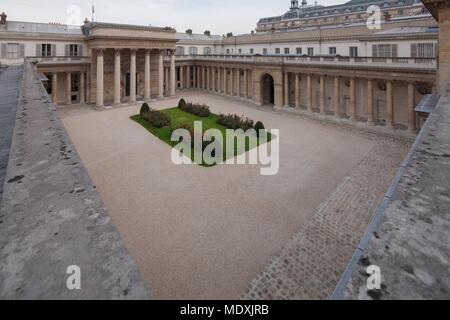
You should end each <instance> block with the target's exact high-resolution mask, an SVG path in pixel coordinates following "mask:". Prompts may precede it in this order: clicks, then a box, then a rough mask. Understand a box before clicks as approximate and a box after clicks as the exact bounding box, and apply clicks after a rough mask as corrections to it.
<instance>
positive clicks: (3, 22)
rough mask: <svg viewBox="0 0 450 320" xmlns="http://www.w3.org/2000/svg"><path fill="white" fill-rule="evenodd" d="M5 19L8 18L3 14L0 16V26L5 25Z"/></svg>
mask: <svg viewBox="0 0 450 320" xmlns="http://www.w3.org/2000/svg"><path fill="white" fill-rule="evenodd" d="M7 17H8V16H7V15H6V14H5V13H4V12H3V13H2V14H1V15H0V25H6V18H7Z"/></svg>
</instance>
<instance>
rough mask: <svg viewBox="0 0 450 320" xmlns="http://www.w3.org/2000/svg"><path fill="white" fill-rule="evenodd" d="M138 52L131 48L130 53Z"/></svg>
mask: <svg viewBox="0 0 450 320" xmlns="http://www.w3.org/2000/svg"><path fill="white" fill-rule="evenodd" d="M137 51H138V49H136V48H130V52H131V53H134V54H136V52H137Z"/></svg>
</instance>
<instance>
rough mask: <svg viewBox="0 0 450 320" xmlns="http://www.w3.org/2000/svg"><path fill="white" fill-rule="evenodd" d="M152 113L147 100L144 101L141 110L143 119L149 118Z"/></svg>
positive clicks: (140, 113)
mask: <svg viewBox="0 0 450 320" xmlns="http://www.w3.org/2000/svg"><path fill="white" fill-rule="evenodd" d="M149 113H150V107H149V106H148V104H147V103H146V102H144V103H143V104H142V106H141V110H140V111H139V115H140V116H141V118H142V119H145V120H148V114H149Z"/></svg>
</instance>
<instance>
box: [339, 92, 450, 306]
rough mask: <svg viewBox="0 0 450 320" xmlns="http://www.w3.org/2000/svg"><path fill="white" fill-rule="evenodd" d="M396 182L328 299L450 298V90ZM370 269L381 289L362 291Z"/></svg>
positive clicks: (365, 289) (431, 117)
mask: <svg viewBox="0 0 450 320" xmlns="http://www.w3.org/2000/svg"><path fill="white" fill-rule="evenodd" d="M396 181H398V184H397V183H396ZM396 181H394V184H393V185H392V187H391V189H390V190H389V192H388V194H387V196H386V199H385V202H386V204H387V207H386V209H384V208H383V207H381V208H380V209H381V212H380V214H379V215H378V216H377V217H376V218H375V220H374V222H373V223H372V225H371V226H370V227H369V230H368V232H367V233H366V236H365V238H363V240H362V241H361V244H360V246H359V249H358V250H357V252H356V253H355V255H354V257H353V261H352V262H351V263H350V265H349V266H348V269H347V274H348V276H349V277H350V280H349V282H348V284H347V282H346V281H345V283H343V284H344V285H345V284H347V287H346V288H345V287H342V288H341V290H342V292H341V293H342V294H340V293H339V292H338V291H339V288H338V289H337V292H335V296H334V298H342V297H344V298H346V299H446V300H447V299H450V276H449V275H450V91H448V92H447V93H445V94H444V95H443V96H442V97H441V99H440V101H439V104H438V106H437V108H436V110H435V111H434V113H433V114H432V115H431V116H430V118H429V119H428V120H427V122H426V125H425V127H424V128H423V129H422V131H421V133H420V135H419V137H418V138H417V141H416V143H415V145H414V146H413V148H412V150H411V152H410V155H409V157H408V158H407V159H406V160H405V162H404V163H403V165H402V166H401V168H400V170H399V173H398V175H397V180H396ZM378 220H381V221H380V223H378V222H377V221H378ZM367 243H368V245H367ZM358 251H359V252H358ZM370 265H376V266H379V267H380V269H381V279H382V282H381V290H368V288H367V286H366V282H367V279H368V275H367V274H366V268H367V267H368V266H370ZM345 276H346V275H345V274H344V277H343V279H344V280H345ZM347 280H348V278H347Z"/></svg>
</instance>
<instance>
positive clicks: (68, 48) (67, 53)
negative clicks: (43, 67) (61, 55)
mask: <svg viewBox="0 0 450 320" xmlns="http://www.w3.org/2000/svg"><path fill="white" fill-rule="evenodd" d="M64 49H65V52H66V53H65V56H66V57H68V56H70V45H68V44H66V45H65V46H64ZM52 51H53V48H52Z"/></svg>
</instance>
